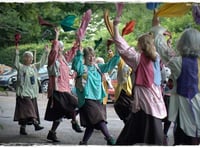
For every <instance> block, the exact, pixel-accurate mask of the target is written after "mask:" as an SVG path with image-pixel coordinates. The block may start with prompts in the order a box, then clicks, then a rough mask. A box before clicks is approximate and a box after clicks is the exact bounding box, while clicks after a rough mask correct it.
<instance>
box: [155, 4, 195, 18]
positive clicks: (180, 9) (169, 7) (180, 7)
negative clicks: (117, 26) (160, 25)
mask: <svg viewBox="0 0 200 148" xmlns="http://www.w3.org/2000/svg"><path fill="white" fill-rule="evenodd" d="M191 8H192V5H191V4H189V3H166V4H163V5H162V6H161V7H160V8H159V9H158V10H157V12H156V15H157V16H158V17H178V16H182V15H184V14H186V13H187V12H188V11H189V10H190V9H191Z"/></svg>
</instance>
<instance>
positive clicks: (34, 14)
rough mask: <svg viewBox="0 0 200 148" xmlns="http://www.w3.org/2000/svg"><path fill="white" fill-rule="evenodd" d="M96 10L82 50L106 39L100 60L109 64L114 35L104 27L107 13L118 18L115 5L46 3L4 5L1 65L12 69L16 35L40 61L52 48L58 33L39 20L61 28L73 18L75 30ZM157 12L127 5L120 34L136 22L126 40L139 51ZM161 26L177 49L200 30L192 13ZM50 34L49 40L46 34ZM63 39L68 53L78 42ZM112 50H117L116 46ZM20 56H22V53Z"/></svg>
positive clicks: (64, 35) (0, 8)
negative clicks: (191, 31) (187, 32)
mask: <svg viewBox="0 0 200 148" xmlns="http://www.w3.org/2000/svg"><path fill="white" fill-rule="evenodd" d="M88 9H91V10H92V19H91V22H90V24H89V26H88V28H87V33H86V36H85V38H84V40H83V42H82V46H83V47H85V46H91V47H94V46H95V44H94V41H95V40H98V39H99V38H101V37H102V39H103V41H102V43H101V44H100V46H99V47H98V48H97V49H96V54H97V56H102V57H104V58H105V60H107V59H106V58H107V46H106V43H107V40H108V39H110V34H109V33H108V31H107V28H106V26H105V24H104V20H103V15H104V10H105V9H108V10H109V12H110V20H111V21H112V20H113V19H114V17H115V15H116V9H115V5H114V3H108V2H107V3H106V2H104V3H101V2H93V3H92V2H91V3H89V2H88V3H78V2H76V3H67V2H45V3H1V5H0V17H1V19H0V32H1V36H0V44H1V47H0V63H4V64H7V65H12V62H13V55H14V51H15V49H14V48H15V47H14V34H15V33H16V32H20V33H21V35H22V38H21V40H20V42H19V44H20V45H21V46H20V51H21V52H22V53H23V52H24V51H25V50H29V49H30V50H32V51H33V50H36V51H37V52H36V53H37V59H38V58H39V57H40V55H41V53H42V50H43V48H44V45H45V44H47V43H48V44H49V45H50V43H49V39H53V38H54V36H55V34H54V29H53V28H50V27H46V26H40V25H39V23H38V16H41V17H42V18H43V19H44V20H46V21H48V22H50V23H53V24H55V25H57V26H59V24H60V21H61V20H62V19H64V17H65V16H67V15H69V14H72V15H75V16H76V17H77V19H76V21H75V26H76V27H77V28H78V27H79V25H80V22H81V18H82V15H83V13H84V12H85V11H86V10H88ZM152 16H153V11H152V10H149V9H147V8H146V4H145V3H125V6H124V9H123V15H122V19H121V22H120V25H119V27H120V30H122V29H123V27H124V26H125V24H126V23H127V22H129V21H130V20H135V21H136V25H135V28H134V31H133V33H131V34H129V35H126V36H125V39H126V41H127V42H128V43H129V45H130V46H134V47H136V45H137V38H138V36H140V35H141V34H143V33H145V32H148V31H149V29H150V28H151V25H152ZM160 20H161V24H162V25H163V26H164V27H166V28H168V30H169V31H170V32H172V35H173V45H174V47H175V45H176V42H177V40H178V38H179V37H180V35H181V33H182V31H183V30H184V29H185V28H187V27H191V26H192V27H194V28H197V29H200V27H199V25H196V24H195V23H194V21H193V17H192V13H191V12H189V13H188V14H186V15H184V16H182V17H176V18H164V17H162V18H160ZM45 32H49V34H48V35H47V36H48V37H44V33H45ZM60 39H61V40H63V41H64V43H65V47H66V50H69V49H70V48H71V46H72V44H73V42H74V40H75V31H71V32H61V34H60ZM111 48H112V49H113V50H114V46H113V45H112V46H111ZM21 52H20V53H21Z"/></svg>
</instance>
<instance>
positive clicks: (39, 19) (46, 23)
mask: <svg viewBox="0 0 200 148" xmlns="http://www.w3.org/2000/svg"><path fill="white" fill-rule="evenodd" d="M38 21H39V24H40V25H41V26H49V27H55V25H54V24H51V23H49V22H48V21H45V20H44V19H43V18H42V17H41V16H38Z"/></svg>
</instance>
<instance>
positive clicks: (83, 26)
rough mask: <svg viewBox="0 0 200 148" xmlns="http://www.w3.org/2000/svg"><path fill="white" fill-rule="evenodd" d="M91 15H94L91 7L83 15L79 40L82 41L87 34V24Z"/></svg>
mask: <svg viewBox="0 0 200 148" xmlns="http://www.w3.org/2000/svg"><path fill="white" fill-rule="evenodd" d="M91 15H92V11H91V9H89V10H87V11H86V12H85V13H84V14H83V16H82V22H81V25H80V27H79V29H78V31H77V34H76V35H77V41H78V42H81V41H82V40H83V38H84V36H85V33H86V29H87V26H88V24H89V22H90V20H91Z"/></svg>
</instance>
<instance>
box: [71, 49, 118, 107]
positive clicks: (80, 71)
mask: <svg viewBox="0 0 200 148" xmlns="http://www.w3.org/2000/svg"><path fill="white" fill-rule="evenodd" d="M119 59H120V56H119V55H118V54H116V55H115V56H113V58H111V59H110V61H109V62H107V63H105V64H98V67H99V70H97V66H95V65H92V66H89V65H84V64H83V54H82V53H81V52H80V50H78V51H77V54H76V56H75V58H74V59H73V62H72V69H73V70H75V71H76V72H77V76H78V77H79V76H82V77H83V78H87V80H86V84H85V86H84V89H83V91H80V90H79V89H78V88H76V93H77V95H78V103H79V107H82V106H83V105H84V103H85V99H91V100H98V101H100V102H102V100H103V98H104V97H105V96H106V92H105V90H104V87H103V85H102V77H101V73H107V72H109V71H110V70H112V69H113V68H114V67H115V66H116V65H117V64H118V62H119ZM85 75H87V76H85Z"/></svg>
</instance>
